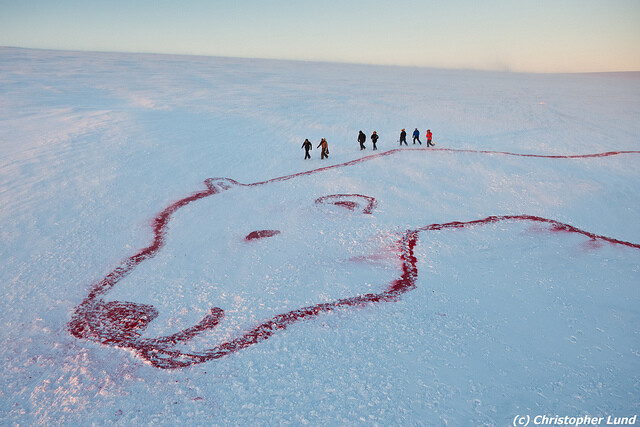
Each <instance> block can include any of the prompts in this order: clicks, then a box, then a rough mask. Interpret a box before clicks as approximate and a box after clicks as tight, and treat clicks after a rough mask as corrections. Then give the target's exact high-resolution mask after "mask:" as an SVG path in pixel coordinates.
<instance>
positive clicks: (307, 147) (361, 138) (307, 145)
mask: <svg viewBox="0 0 640 427" xmlns="http://www.w3.org/2000/svg"><path fill="white" fill-rule="evenodd" d="M426 137H427V147H433V146H434V145H435V144H434V143H433V142H431V140H432V138H433V134H432V133H431V129H427V133H426ZM370 138H371V142H372V143H373V150H374V151H375V150H377V149H378V147H377V146H376V143H377V142H378V138H379V137H378V134H377V133H376V131H375V130H374V131H373V133H372V134H371V136H370ZM416 141H418V143H419V144H420V145H422V141H420V131H419V130H418V128H416V130H414V131H413V144H414V145H415V143H416ZM358 142H359V143H360V151H362V150H366V148H367V147H365V145H364V143H365V142H367V135H365V133H364V132H362V131H360V133H358ZM403 142H404V145H408V144H407V132H406V131H405V130H404V129H402V131H401V132H400V145H402V143H403ZM320 147H322V153H321V155H320V159H326V158H329V144H328V143H327V139H326V138H322V140H320V144H318V146H317V147H316V148H320ZM301 148H304V158H305V160H306V159H310V158H311V154H309V151H311V150H312V149H313V144H312V143H311V141H309V140H308V139H305V140H304V142H303V143H302V147H301Z"/></svg>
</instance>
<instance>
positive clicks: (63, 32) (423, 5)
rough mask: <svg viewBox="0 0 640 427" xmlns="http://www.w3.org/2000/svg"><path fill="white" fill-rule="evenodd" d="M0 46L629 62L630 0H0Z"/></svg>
mask: <svg viewBox="0 0 640 427" xmlns="http://www.w3.org/2000/svg"><path fill="white" fill-rule="evenodd" d="M0 46H11V47H26V48H44V49H61V50H83V51H84V50H88V51H114V52H152V53H172V54H188V55H209V56H230V57H247V58H277V59H294V60H304V61H329V62H350V63H364V64H384V65H402V66H420V67H435V68H454V69H479V70H500V71H518V72H598V71H640V0H481V1H480V0H422V1H420V0H394V1H389V0H353V1H349V0H321V1H319V0H312V1H308V0H288V1H285V0H224V1H217V0H208V1H205V0H181V1H169V0H110V1H104V0H100V1H96V0H58V1H52V0H0Z"/></svg>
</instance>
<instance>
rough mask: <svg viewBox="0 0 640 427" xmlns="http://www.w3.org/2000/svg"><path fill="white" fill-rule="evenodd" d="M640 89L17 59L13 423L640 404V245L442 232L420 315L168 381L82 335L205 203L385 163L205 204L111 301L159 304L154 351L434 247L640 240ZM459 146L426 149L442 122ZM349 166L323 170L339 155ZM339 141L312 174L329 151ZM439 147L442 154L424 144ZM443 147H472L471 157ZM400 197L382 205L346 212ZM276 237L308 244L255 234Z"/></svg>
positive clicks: (0, 239) (193, 370)
mask: <svg viewBox="0 0 640 427" xmlns="http://www.w3.org/2000/svg"><path fill="white" fill-rule="evenodd" d="M639 117H640V73H621V74H574V75H534V74H515V73H498V72H479V71H452V70H433V69H421V68H401V67H379V66H364V65H343V64H329V63H304V62H288V61H270V60H249V59H229V58H207V57H183V56H163V55H147V54H108V53H78V52H59V51H38V50H24V49H16V48H0V224H2V225H1V229H0V230H1V231H0V286H1V289H2V300H1V309H0V322H1V323H0V325H1V327H0V343H1V345H0V354H1V356H2V362H3V369H2V371H1V373H0V385H1V387H0V424H2V425H14V424H16V425H17V424H19V425H34V424H35V425H51V424H54V425H55V424H61V425H90V424H92V423H95V424H98V425H105V424H111V423H116V424H120V425H133V424H143V425H148V424H158V425H176V424H186V425H279V424H287V425H289V424H292V425H303V424H312V425H342V424H347V425H364V424H371V425H429V426H431V425H453V426H461V425H511V424H512V422H513V420H514V417H516V416H517V415H530V416H531V417H534V416H536V415H548V416H555V415H558V416H583V415H586V414H589V415H591V416H603V417H606V416H633V415H634V414H640V289H639V287H640V249H638V248H634V247H629V246H625V245H619V244H612V243H609V242H606V241H601V240H597V241H592V240H590V239H589V238H588V237H586V236H584V235H580V234H576V233H558V232H552V231H551V229H550V227H549V226H547V225H544V224H534V223H531V222H527V221H502V222H498V223H494V224H484V225H474V226H468V227H464V228H461V229H454V228H451V229H444V230H440V231H422V232H420V233H419V238H418V241H417V244H416V246H415V256H416V258H417V268H418V277H417V280H416V283H415V284H416V286H415V288H414V289H412V290H409V291H408V292H406V293H404V294H402V295H401V296H400V298H399V299H398V300H397V301H390V302H379V303H372V304H366V305H364V306H357V307H344V308H339V309H337V310H334V311H332V312H329V313H322V314H319V315H318V316H316V317H313V318H308V319H304V320H301V321H298V322H295V323H293V324H292V325H290V326H289V327H288V328H286V329H285V330H280V331H278V332H276V333H275V334H274V335H273V336H271V337H270V338H269V339H267V340H264V341H261V342H259V343H257V344H255V345H252V346H250V347H248V348H245V349H243V350H240V351H238V352H235V353H231V354H229V355H227V356H225V357H223V358H220V359H217V360H211V361H208V362H204V363H200V364H194V365H192V366H188V367H184V368H180V369H160V368H157V367H155V366H153V365H151V364H150V363H148V362H147V361H145V360H144V359H143V358H142V357H141V356H140V355H139V354H137V353H136V352H135V351H132V350H127V349H123V348H117V347H114V346H110V345H105V344H99V343H96V342H93V341H89V340H85V339H79V338H76V337H74V336H73V335H71V334H70V332H69V330H68V323H69V321H70V320H71V319H72V316H73V313H74V311H75V310H76V308H77V307H78V305H79V304H80V303H81V302H82V301H83V300H84V299H85V298H86V297H87V295H88V293H89V291H90V290H91V287H92V285H94V284H96V283H97V282H99V281H100V280H102V279H103V278H104V277H105V276H106V275H107V274H109V273H110V272H111V271H113V270H114V268H116V267H117V266H119V265H120V264H121V263H122V262H123V260H125V259H127V258H128V257H131V256H133V255H134V254H136V253H137V252H139V251H140V250H141V249H143V248H145V247H146V246H148V245H149V244H150V242H151V241H152V239H153V220H154V218H155V217H156V216H157V215H158V214H159V213H160V212H162V211H163V210H164V209H165V208H167V207H168V206H169V205H171V204H172V203H174V202H176V201H177V200H180V199H183V198H185V197H187V196H189V195H190V194H194V193H195V192H197V191H202V190H203V189H205V188H206V187H205V185H204V183H203V182H204V180H205V179H207V178H217V177H225V178H230V179H233V180H235V181H238V182H240V183H242V184H252V183H260V182H263V181H268V180H271V179H273V178H278V177H284V176H289V175H292V174H296V173H300V172H304V171H311V170H314V169H318V168H321V167H324V166H329V165H340V164H344V163H346V162H350V161H352V160H356V159H361V158H365V157H367V156H371V155H372V154H373V153H372V151H371V143H370V141H369V140H368V141H367V143H366V145H367V150H365V151H360V150H359V147H358V142H357V140H356V138H357V134H358V131H359V130H363V131H364V132H365V133H366V134H367V136H369V135H370V134H371V133H372V131H373V130H376V131H377V132H378V134H379V135H380V140H379V142H378V148H379V151H378V153H382V152H385V151H388V150H392V149H396V148H398V142H397V141H398V136H399V132H400V129H401V128H406V129H407V132H408V134H409V137H408V141H409V147H406V148H404V149H402V150H400V151H397V152H394V153H392V154H390V155H388V156H380V157H372V158H370V159H368V160H367V161H363V162H358V163H352V164H350V165H347V166H344V167H336V168H332V169H328V170H323V171H318V172H316V173H313V174H308V175H303V176H299V177H293V178H291V179H288V180H284V181H276V182H270V183H265V184H261V185H256V186H236V187H233V188H231V189H228V190H226V191H224V192H222V193H220V194H216V195H213V196H211V197H207V198H203V199H201V200H197V201H195V202H193V203H190V204H189V205H187V206H185V207H183V208H181V209H179V210H178V211H176V212H175V213H174V215H173V216H172V217H171V220H170V222H169V224H168V231H167V236H166V242H165V244H164V246H163V247H162V248H161V249H160V250H159V251H158V253H157V255H156V256H155V257H153V258H151V259H149V260H147V261H145V262H142V263H141V264H140V265H138V266H137V267H136V268H135V269H134V270H133V271H132V272H131V274H129V275H128V276H126V277H125V278H124V279H122V280H121V281H120V282H118V283H117V284H116V285H115V286H114V287H113V289H111V290H110V291H108V292H107V293H106V295H104V297H103V298H104V299H105V301H129V302H136V303H140V304H150V305H153V306H154V307H155V308H156V309H157V310H158V312H159V316H158V317H157V318H156V319H155V320H153V321H152V322H151V323H150V324H149V326H148V328H147V329H146V330H144V332H143V336H144V337H156V336H162V335H170V334H173V333H175V332H177V331H179V330H182V329H185V328H188V327H190V326H192V325H194V324H195V323H197V322H198V321H199V320H200V319H201V318H202V317H203V316H204V315H205V314H206V313H207V312H208V310H209V309H210V308H212V307H220V308H222V309H223V310H224V312H225V317H224V319H223V320H222V321H221V323H220V324H219V325H218V327H216V328H213V329H212V330H209V331H206V332H204V333H202V334H200V335H198V336H197V337H196V338H194V339H193V340H190V341H189V342H187V343H185V344H183V347H184V348H186V349H189V350H190V351H202V350H206V349H208V348H212V347H214V346H215V345H217V344H219V343H220V342H223V341H224V340H228V339H231V338H233V337H236V336H239V335H241V334H242V333H243V331H246V330H249V329H250V328H251V327H253V326H255V325H256V324H259V323H261V322H263V321H265V320H268V319H270V318H272V317H274V316H276V315H278V314H281V313H286V312H289V311H291V310H295V309H297V308H301V307H308V306H312V305H315V304H320V303H328V302H332V301H336V300H338V299H340V298H347V297H350V296H355V295H360V294H366V293H379V292H381V291H383V290H384V289H386V288H387V287H388V286H389V285H390V283H392V282H393V280H394V279H396V278H397V277H398V276H399V275H400V274H401V271H400V270H401V265H400V262H399V261H398V257H397V249H396V242H397V241H398V240H399V238H400V237H401V236H402V234H403V233H404V232H405V231H407V230H415V229H418V228H420V227H424V226H427V225H430V224H438V223H448V222H452V221H462V222H464V221H473V220H478V219H482V218H485V217H487V216H490V215H534V216H540V217H544V218H549V219H553V220H557V221H560V222H562V223H566V224H570V225H572V226H574V227H577V228H579V229H581V230H584V231H587V232H589V233H593V234H596V235H602V236H606V237H609V238H613V239H618V240H621V241H625V242H631V243H634V244H638V243H640V221H639V220H638V219H639V213H640V198H639V196H638V195H639V194H640V154H637V153H628V154H620V155H613V156H608V157H592V158H543V157H518V156H510V155H506V154H498V153H480V152H477V151H480V150H482V151H495V152H510V153H521V154H525V153H526V154H540V155H552V156H558V155H559V156H561V155H580V154H592V153H603V152H610V151H634V150H640V120H638V118H639ZM416 127H417V128H419V130H420V131H421V140H422V142H423V144H424V142H425V141H424V133H425V131H426V129H427V128H430V129H431V130H432V131H433V133H434V142H435V143H436V147H435V149H431V151H426V150H414V147H415V146H414V145H413V144H412V143H411V133H412V131H413V129H414V128H416ZM322 137H325V138H327V140H328V142H329V149H330V158H329V159H328V160H320V150H319V149H317V148H315V147H316V146H317V145H318V143H319V141H320V138H322ZM305 138H309V139H310V140H311V142H312V143H314V150H313V151H312V152H311V155H312V159H311V160H306V161H305V160H303V155H304V153H303V150H302V149H301V144H302V142H303V141H304V139H305ZM422 148H424V145H423V146H422ZM442 148H451V149H456V150H463V149H464V150H471V151H467V152H464V151H445V150H441V149H442ZM333 194H358V195H366V196H369V197H373V198H375V200H376V202H377V205H376V206H375V209H374V210H373V212H372V213H371V214H365V213H362V212H360V211H359V210H358V209H356V210H350V209H348V208H347V207H345V206H339V205H331V204H319V203H316V202H315V201H316V199H318V198H320V197H322V196H326V195H333ZM254 230H279V231H280V232H281V233H280V234H278V235H276V236H273V237H269V238H263V239H258V240H255V241H249V242H248V241H245V240H244V237H245V236H247V235H248V234H249V233H250V232H251V231H254Z"/></svg>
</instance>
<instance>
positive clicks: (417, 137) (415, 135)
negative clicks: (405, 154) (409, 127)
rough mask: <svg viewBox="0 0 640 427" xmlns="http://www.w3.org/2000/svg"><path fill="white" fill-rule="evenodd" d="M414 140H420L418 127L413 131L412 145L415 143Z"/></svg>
mask: <svg viewBox="0 0 640 427" xmlns="http://www.w3.org/2000/svg"><path fill="white" fill-rule="evenodd" d="M416 141H418V142H420V131H419V130H418V128H416V130H414V131H413V145H416ZM420 145H422V142H420Z"/></svg>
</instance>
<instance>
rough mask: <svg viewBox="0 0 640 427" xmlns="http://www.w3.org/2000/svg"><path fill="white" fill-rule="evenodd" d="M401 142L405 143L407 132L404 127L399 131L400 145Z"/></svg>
mask: <svg viewBox="0 0 640 427" xmlns="http://www.w3.org/2000/svg"><path fill="white" fill-rule="evenodd" d="M403 142H404V145H407V132H405V130H404V129H402V132H400V145H402V143H403Z"/></svg>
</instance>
